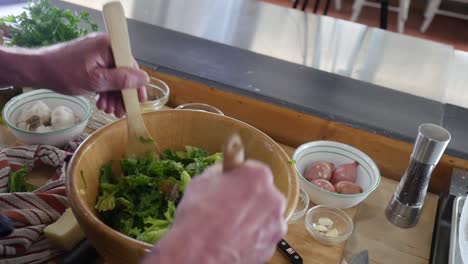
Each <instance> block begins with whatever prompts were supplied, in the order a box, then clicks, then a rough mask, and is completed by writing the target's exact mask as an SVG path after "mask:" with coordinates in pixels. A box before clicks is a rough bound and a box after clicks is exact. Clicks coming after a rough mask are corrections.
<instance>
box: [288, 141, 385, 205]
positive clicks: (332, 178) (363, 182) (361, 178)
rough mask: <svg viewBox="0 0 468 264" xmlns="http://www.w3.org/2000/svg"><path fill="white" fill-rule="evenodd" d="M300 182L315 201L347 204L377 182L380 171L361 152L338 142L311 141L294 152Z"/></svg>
mask: <svg viewBox="0 0 468 264" xmlns="http://www.w3.org/2000/svg"><path fill="white" fill-rule="evenodd" d="M293 160H294V161H295V167H296V171H297V174H298V175H299V178H300V179H301V186H302V188H303V189H304V191H305V192H307V194H308V195H309V198H310V200H311V201H312V202H313V203H314V204H317V205H327V206H330V207H334V208H350V207H353V206H355V205H357V204H359V203H361V202H362V201H363V200H364V199H366V198H367V197H368V196H369V194H371V193H372V192H373V191H375V190H376V189H377V187H378V186H379V184H380V178H381V176H380V171H379V168H378V167H377V165H376V164H375V162H374V161H373V160H372V159H371V158H370V157H369V156H367V155H366V154H365V153H364V152H362V151H360V150H358V149H356V148H354V147H352V146H350V145H347V144H343V143H340V142H334V141H312V142H308V143H305V144H303V145H301V146H299V147H298V148H297V149H296V151H295V152H294V154H293Z"/></svg>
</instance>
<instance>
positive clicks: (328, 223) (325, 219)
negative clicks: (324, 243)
mask: <svg viewBox="0 0 468 264" xmlns="http://www.w3.org/2000/svg"><path fill="white" fill-rule="evenodd" d="M317 223H318V224H319V225H323V226H326V227H327V228H331V227H332V226H333V221H332V220H331V219H330V218H328V217H320V218H319V220H318V222H317Z"/></svg>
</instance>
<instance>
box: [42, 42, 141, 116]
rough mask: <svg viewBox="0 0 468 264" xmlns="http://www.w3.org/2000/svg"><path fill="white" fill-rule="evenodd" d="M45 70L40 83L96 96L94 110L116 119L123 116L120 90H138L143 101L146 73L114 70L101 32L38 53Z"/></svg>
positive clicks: (124, 69) (65, 92)
mask: <svg viewBox="0 0 468 264" xmlns="http://www.w3.org/2000/svg"><path fill="white" fill-rule="evenodd" d="M40 52H41V53H43V56H42V57H43V65H44V67H45V69H44V71H43V73H44V76H43V77H42V83H43V84H44V85H46V86H47V87H48V88H50V89H52V90H55V91H57V92H60V93H63V94H69V95H79V94H84V93H89V92H96V93H98V94H99V99H98V101H97V107H98V108H99V109H101V110H103V111H105V112H106V113H108V114H110V113H114V114H115V115H116V116H117V117H121V116H123V115H124V114H125V109H124V104H123V100H122V96H121V92H120V90H122V89H130V88H137V87H138V97H139V100H140V101H144V100H146V90H145V88H144V85H146V84H147V83H148V82H149V77H148V74H147V73H146V72H144V71H142V70H140V69H138V65H137V64H136V62H135V68H124V67H122V68H120V67H119V68H115V63H114V58H113V55H112V51H111V47H110V41H109V38H108V37H107V35H106V34H104V33H93V34H89V35H87V36H85V37H83V38H79V39H76V40H73V41H70V42H66V43H61V44H57V45H54V46H51V47H48V48H44V49H42V50H41V51H40Z"/></svg>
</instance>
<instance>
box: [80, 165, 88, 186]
mask: <svg viewBox="0 0 468 264" xmlns="http://www.w3.org/2000/svg"><path fill="white" fill-rule="evenodd" d="M80 175H81V179H82V180H83V187H84V189H85V190H86V188H88V185H87V184H86V179H85V177H84V175H83V171H82V170H80Z"/></svg>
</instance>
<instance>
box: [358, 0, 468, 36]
mask: <svg viewBox="0 0 468 264" xmlns="http://www.w3.org/2000/svg"><path fill="white" fill-rule="evenodd" d="M439 1H440V0H439ZM467 1H468V0H467ZM410 2H411V0H400V4H399V7H394V6H388V0H380V8H381V27H380V28H384V29H386V25H385V26H383V25H382V24H386V20H387V19H386V18H385V19H384V18H382V16H383V14H382V13H385V12H388V10H390V11H395V12H398V32H400V33H403V32H404V31H405V22H406V20H407V19H408V13H409V6H410ZM364 6H370V7H377V8H378V7H379V3H378V2H371V1H368V0H355V1H354V4H353V12H352V15H351V21H356V20H357V18H358V17H359V14H360V13H361V10H362V8H363V7H364ZM384 6H386V7H384ZM384 8H386V9H387V10H386V11H385V10H382V9H384ZM385 15H386V14H385ZM382 20H385V21H382ZM383 22H385V23H383Z"/></svg>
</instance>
